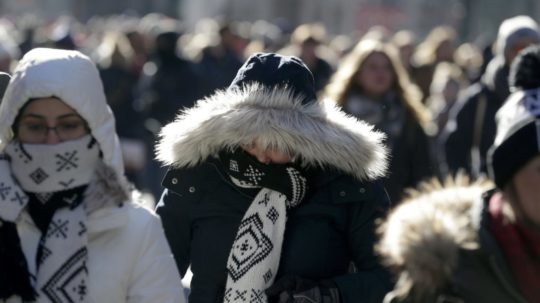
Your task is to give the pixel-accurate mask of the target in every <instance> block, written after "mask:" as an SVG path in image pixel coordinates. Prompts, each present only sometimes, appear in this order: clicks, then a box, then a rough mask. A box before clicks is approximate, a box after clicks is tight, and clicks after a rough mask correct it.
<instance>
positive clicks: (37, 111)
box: [21, 97, 77, 118]
mask: <svg viewBox="0 0 540 303" xmlns="http://www.w3.org/2000/svg"><path fill="white" fill-rule="evenodd" d="M70 114H75V115H77V112H76V111H75V110H74V109H73V108H71V107H70V106H69V105H67V104H66V103H65V102H63V101H62V100H60V99H58V98H53V97H47V98H37V99H33V100H31V101H29V102H28V104H27V105H26V106H25V107H24V108H23V110H22V112H21V117H25V116H28V115H31V116H42V117H44V118H56V117H59V116H65V115H70Z"/></svg>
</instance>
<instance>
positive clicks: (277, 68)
mask: <svg viewBox="0 0 540 303" xmlns="http://www.w3.org/2000/svg"><path fill="white" fill-rule="evenodd" d="M252 82H257V83H260V84H262V85H263V86H266V87H269V88H272V87H274V86H286V87H287V88H288V89H290V90H291V91H292V92H293V94H294V95H295V96H297V97H300V98H301V99H302V103H304V104H305V103H308V102H310V101H313V100H316V99H317V97H316V95H315V88H314V81H313V75H312V74H311V71H310V70H309V68H308V67H307V66H306V65H305V64H304V62H302V60H300V59H299V58H297V57H294V56H283V55H279V54H274V53H256V54H254V55H252V56H251V57H249V58H248V59H247V61H246V62H245V63H244V65H242V67H240V69H239V70H238V73H237V74H236V77H235V78H234V80H233V81H232V83H231V85H230V86H229V90H231V89H239V88H242V87H244V86H246V85H247V84H248V83H252Z"/></svg>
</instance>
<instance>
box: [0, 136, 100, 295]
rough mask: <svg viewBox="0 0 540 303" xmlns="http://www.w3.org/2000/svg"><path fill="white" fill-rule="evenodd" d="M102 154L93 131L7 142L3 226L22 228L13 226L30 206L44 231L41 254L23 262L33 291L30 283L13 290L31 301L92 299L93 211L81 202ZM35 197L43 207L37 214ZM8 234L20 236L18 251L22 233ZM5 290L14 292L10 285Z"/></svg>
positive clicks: (0, 204) (0, 167)
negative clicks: (89, 223)
mask: <svg viewBox="0 0 540 303" xmlns="http://www.w3.org/2000/svg"><path fill="white" fill-rule="evenodd" d="M99 157H100V150H99V146H98V144H97V143H96V141H95V140H94V139H93V138H92V137H91V136H90V135H87V136H84V137H82V138H80V139H77V140H72V141H67V142H62V143H60V144H55V145H41V144H21V143H20V142H17V141H13V142H11V143H10V144H8V145H7V146H6V149H5V155H4V156H2V157H0V223H2V224H1V225H2V227H0V228H3V227H4V226H9V227H10V228H9V229H10V230H12V231H13V230H15V231H16V229H14V228H12V227H13V226H14V225H15V224H16V223H17V222H18V221H19V220H21V219H22V218H21V214H22V213H23V211H24V210H25V209H26V210H27V211H28V212H29V213H30V215H31V217H32V219H33V220H34V221H36V222H35V223H36V225H37V226H38V227H39V229H40V230H43V231H44V232H42V235H41V240H40V243H39V245H38V251H37V253H36V256H37V257H36V260H25V261H26V264H25V265H26V268H24V266H21V267H19V268H18V270H20V271H25V270H26V273H27V274H28V276H29V282H30V284H31V288H32V292H33V293H30V294H29V293H28V291H27V290H28V287H26V292H24V291H23V293H20V292H19V290H17V289H15V290H11V291H12V292H13V293H11V295H13V296H18V297H21V298H23V299H24V300H25V301H33V300H35V301H37V302H86V293H87V274H88V273H87V268H86V260H87V247H86V246H87V235H86V219H87V217H86V210H85V206H84V203H81V202H82V200H83V189H84V188H85V187H86V185H87V184H88V183H89V182H90V180H91V178H92V176H93V174H94V171H95V167H96V164H97V163H98V160H99ZM32 203H34V207H33V208H34V209H36V208H37V209H38V211H35V212H36V213H35V214H34V215H32ZM39 203H41V204H42V205H40V204H39ZM52 204H55V205H54V206H51V205H52ZM51 208H52V210H51ZM47 209H48V211H49V212H51V213H50V216H51V217H50V218H48V219H44V220H42V221H41V222H40V220H37V218H38V217H39V214H38V213H39V212H43V211H46V210H47ZM40 218H41V219H43V217H40ZM6 233H7V232H5V231H4V235H5V234H6ZM6 237H9V238H11V239H15V240H14V241H12V242H14V243H13V244H14V245H13V246H11V247H8V248H7V250H11V251H10V252H9V254H10V255H11V256H15V255H17V250H19V251H20V250H21V247H20V246H21V245H20V243H16V242H17V241H16V240H17V238H18V235H9V236H6ZM19 241H20V240H19ZM17 274H18V275H19V276H20V273H17ZM0 289H2V286H0ZM2 293H3V295H10V294H9V293H6V289H2ZM29 298H31V299H32V300H29ZM0 299H2V298H0Z"/></svg>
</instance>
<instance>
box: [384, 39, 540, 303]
mask: <svg viewBox="0 0 540 303" xmlns="http://www.w3.org/2000/svg"><path fill="white" fill-rule="evenodd" d="M539 71H540V46H533V47H530V48H527V49H526V50H525V51H524V52H523V53H521V54H520V55H519V57H518V58H517V59H516V62H515V64H513V65H512V70H511V77H510V81H511V83H512V84H513V87H515V88H516V89H517V91H515V92H513V93H512V94H511V95H510V96H509V98H508V100H507V101H506V103H505V104H504V105H503V106H502V107H501V109H500V110H499V111H498V112H497V134H496V137H495V142H494V144H493V146H492V147H491V148H490V150H489V152H488V170H489V176H490V179H491V180H492V181H493V182H494V184H495V187H494V188H493V185H492V183H488V182H477V183H475V184H473V185H468V184H466V183H464V182H461V181H459V180H458V182H455V183H454V184H446V185H445V186H441V185H440V184H439V185H436V184H435V186H434V184H432V185H431V186H427V187H426V186H424V187H423V189H422V190H421V191H420V192H417V193H416V195H415V196H413V197H412V198H410V199H409V200H407V201H405V202H404V203H403V204H401V205H400V206H399V207H398V208H396V209H395V210H394V211H393V212H392V214H391V215H390V216H389V218H388V219H387V220H386V222H385V223H384V224H383V225H382V227H381V229H380V231H381V234H382V239H381V241H380V243H379V245H378V247H379V251H380V252H381V253H382V255H383V256H384V257H385V258H386V260H387V263H388V265H389V266H391V267H392V268H393V269H394V270H396V272H397V273H398V276H397V281H398V282H397V284H396V287H395V289H394V290H393V291H392V292H390V293H389V294H388V295H387V297H386V299H385V302H505V303H510V302H516V303H517V302H539V298H540V289H539V288H538V285H540V262H539V259H540V204H539V203H538V197H539V196H540V192H539V188H540V110H539V108H540V72H539Z"/></svg>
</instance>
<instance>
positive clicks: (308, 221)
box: [157, 159, 391, 303]
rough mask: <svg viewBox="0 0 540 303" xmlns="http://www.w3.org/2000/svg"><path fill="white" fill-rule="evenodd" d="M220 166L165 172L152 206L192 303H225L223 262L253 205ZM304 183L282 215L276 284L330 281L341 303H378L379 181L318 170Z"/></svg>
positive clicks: (382, 195)
mask: <svg viewBox="0 0 540 303" xmlns="http://www.w3.org/2000/svg"><path fill="white" fill-rule="evenodd" d="M219 167H220V164H219V160H215V159H210V160H208V161H206V162H205V163H203V164H201V165H199V166H196V167H194V168H184V169H172V170H170V171H169V172H168V173H167V175H166V177H165V179H164V181H163V185H164V186H165V188H166V190H165V191H164V193H163V196H162V198H161V201H160V202H159V204H158V207H157V212H158V214H159V215H160V216H161V219H162V222H163V226H164V229H165V233H166V236H167V239H168V241H169V243H170V245H171V248H172V251H173V254H174V255H175V259H176V262H177V265H178V267H179V270H180V272H181V274H182V275H184V274H185V273H186V270H187V269H188V266H190V265H191V271H192V272H193V279H192V281H191V293H190V297H189V301H190V302H191V303H198V302H223V292H224V290H225V284H226V279H227V271H226V263H227V258H228V255H229V253H230V249H231V246H232V243H233V240H234V238H235V236H236V232H237V229H238V226H239V224H240V221H241V219H242V217H243V215H244V213H245V211H246V210H247V208H248V207H249V205H250V203H251V201H252V199H253V197H250V196H247V195H246V194H245V193H243V192H240V191H238V190H237V189H236V188H235V187H234V185H232V184H231V183H229V181H228V178H227V177H225V176H224V175H223V172H221V171H220V168H219ZM308 180H311V182H310V184H309V187H310V189H311V190H310V192H309V193H308V195H307V196H306V198H305V199H304V201H303V202H302V204H301V205H300V206H298V207H296V208H294V209H292V210H291V211H290V212H289V213H288V220H287V226H286V228H285V236H284V243H283V249H282V256H281V262H280V266H279V272H278V274H277V277H276V281H277V280H278V279H279V278H280V277H283V276H287V275H294V276H299V277H302V278H306V279H312V280H323V279H332V280H333V281H334V282H335V283H336V284H337V286H338V288H339V291H340V295H341V298H342V301H343V302H381V300H382V298H383V297H384V294H385V293H386V292H387V291H388V290H389V289H390V288H391V283H390V280H389V277H388V274H387V272H386V271H385V270H384V269H383V268H382V267H381V265H380V264H379V262H378V260H377V257H376V256H375V255H374V252H373V243H374V241H375V234H374V225H375V220H377V219H378V218H380V217H381V216H383V215H384V214H385V212H386V211H387V209H388V208H389V200H388V197H387V194H386V192H385V190H384V188H383V187H382V185H381V182H379V181H371V182H365V183H362V182H359V181H357V179H355V178H352V177H350V176H347V175H344V174H341V173H337V172H330V171H322V170H318V169H316V170H312V171H311V172H309V176H308ZM351 262H352V264H354V267H355V268H356V272H354V273H353V272H350V271H349V269H350V268H351Z"/></svg>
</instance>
